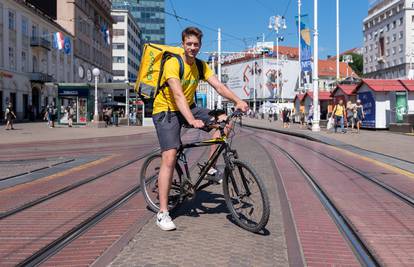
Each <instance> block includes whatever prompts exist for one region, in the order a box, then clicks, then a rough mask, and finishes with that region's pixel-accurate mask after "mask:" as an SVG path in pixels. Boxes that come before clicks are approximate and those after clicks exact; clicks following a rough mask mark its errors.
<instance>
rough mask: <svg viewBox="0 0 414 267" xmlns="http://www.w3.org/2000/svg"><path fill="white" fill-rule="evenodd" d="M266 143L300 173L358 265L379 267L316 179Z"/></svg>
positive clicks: (283, 152) (289, 155)
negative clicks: (333, 223)
mask: <svg viewBox="0 0 414 267" xmlns="http://www.w3.org/2000/svg"><path fill="white" fill-rule="evenodd" d="M266 142H267V143H269V144H270V145H271V146H273V147H274V148H276V150H278V151H279V152H280V153H282V154H283V155H284V156H285V157H286V158H287V159H289V161H290V162H292V164H293V165H294V166H295V167H296V168H297V169H298V170H299V171H300V173H301V174H302V175H303V177H304V178H305V179H306V182H307V183H308V184H309V186H310V187H311V188H312V190H313V191H314V192H315V194H316V196H317V197H318V199H319V200H320V202H321V203H322V205H323V206H324V207H325V208H326V210H327V212H328V214H329V215H330V216H331V218H332V220H333V221H334V222H335V224H336V225H337V227H338V229H339V230H340V232H341V233H342V235H343V236H344V237H345V238H346V240H347V241H348V243H349V244H350V245H351V246H352V248H353V251H354V253H355V255H356V257H357V258H358V260H359V261H360V263H361V264H362V265H363V266H380V264H379V262H378V261H377V259H376V258H375V256H374V253H373V252H372V251H371V250H370V248H369V246H368V245H367V244H365V242H364V241H363V239H362V238H361V237H360V235H359V234H358V231H357V230H356V229H354V227H353V226H352V223H351V221H350V220H349V219H348V218H347V217H346V216H345V215H344V214H343V213H342V212H341V211H340V210H339V209H338V207H337V206H336V205H335V203H334V201H332V199H331V198H330V197H329V195H328V194H327V193H326V191H325V190H324V189H323V188H322V186H321V185H320V184H319V183H318V181H317V179H316V178H315V177H314V176H313V175H312V174H311V173H310V172H309V171H308V170H306V169H305V167H303V165H302V164H301V163H300V162H299V161H298V160H296V159H295V158H294V156H293V155H292V154H291V153H289V152H288V151H286V150H285V149H284V148H282V147H281V146H279V145H277V144H275V143H273V142H271V141H269V140H266Z"/></svg>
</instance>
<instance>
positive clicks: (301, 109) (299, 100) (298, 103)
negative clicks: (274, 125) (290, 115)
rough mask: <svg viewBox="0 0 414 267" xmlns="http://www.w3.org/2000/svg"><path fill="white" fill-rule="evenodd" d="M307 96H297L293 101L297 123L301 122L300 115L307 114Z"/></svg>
mask: <svg viewBox="0 0 414 267" xmlns="http://www.w3.org/2000/svg"><path fill="white" fill-rule="evenodd" d="M304 96H305V94H297V95H296V96H295V98H294V99H293V104H294V105H295V121H296V122H299V121H300V114H301V113H305V106H304V103H303V98H304Z"/></svg>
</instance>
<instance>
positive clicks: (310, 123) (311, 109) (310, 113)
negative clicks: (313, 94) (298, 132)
mask: <svg viewBox="0 0 414 267" xmlns="http://www.w3.org/2000/svg"><path fill="white" fill-rule="evenodd" d="M312 121H313V104H311V105H310V106H309V113H308V125H312Z"/></svg>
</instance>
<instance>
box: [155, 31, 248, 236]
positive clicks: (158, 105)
mask: <svg viewBox="0 0 414 267" xmlns="http://www.w3.org/2000/svg"><path fill="white" fill-rule="evenodd" d="M202 36H203V34H202V32H201V30H199V29H198V28H195V27H188V28H186V29H185V30H184V31H183V32H182V36H181V37H182V46H183V48H184V54H183V55H181V57H182V59H183V62H184V75H183V78H182V79H180V75H179V62H178V60H177V59H176V58H170V59H169V60H167V61H166V62H165V65H164V75H163V77H162V82H166V85H167V87H165V88H164V89H161V90H163V91H162V92H160V93H158V94H157V96H156V98H155V100H154V108H153V118H152V119H153V121H154V125H155V128H156V130H157V136H158V141H159V143H160V147H161V155H162V161H161V168H160V173H159V176H158V191H159V200H160V211H159V212H158V214H157V221H156V223H157V225H158V226H159V227H160V228H161V229H162V230H166V231H168V230H174V229H175V228H176V227H175V224H174V223H173V221H172V220H171V217H170V216H169V213H168V192H169V190H170V187H171V180H172V175H173V171H174V166H175V160H176V154H177V148H178V147H179V146H180V144H181V138H180V131H181V126H182V125H183V124H185V123H187V124H189V125H191V126H193V127H194V128H202V127H203V126H204V125H205V123H207V122H208V121H209V120H210V117H209V115H208V112H209V110H208V109H203V108H197V107H195V104H194V95H195V91H196V88H197V85H198V79H199V77H200V76H199V74H198V69H197V65H196V62H195V59H196V56H197V54H198V52H199V51H200V47H201V39H202ZM202 63H203V70H204V78H205V80H206V81H207V82H208V83H209V84H210V85H211V86H212V87H213V88H214V89H215V90H216V91H217V93H219V94H220V95H222V96H223V97H225V98H227V99H229V100H231V101H233V102H234V104H235V108H236V109H240V110H242V111H243V112H246V111H247V110H248V105H247V103H246V102H244V101H242V100H241V99H239V98H238V97H237V96H236V95H235V94H234V93H233V92H232V91H230V90H229V89H228V88H227V87H226V86H225V85H224V84H222V83H221V82H220V81H219V80H218V79H217V77H216V76H215V75H214V73H213V71H212V70H211V69H210V68H209V67H208V65H207V64H206V63H205V62H202ZM218 136H219V133H218V132H216V133H215V137H218Z"/></svg>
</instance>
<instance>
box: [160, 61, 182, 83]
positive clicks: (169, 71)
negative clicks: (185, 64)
mask: <svg viewBox="0 0 414 267" xmlns="http://www.w3.org/2000/svg"><path fill="white" fill-rule="evenodd" d="M170 78H176V79H178V80H180V79H181V78H180V64H179V63H178V59H176V58H175V57H172V58H170V59H168V60H167V61H166V62H165V64H164V81H167V80H168V79H170Z"/></svg>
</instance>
